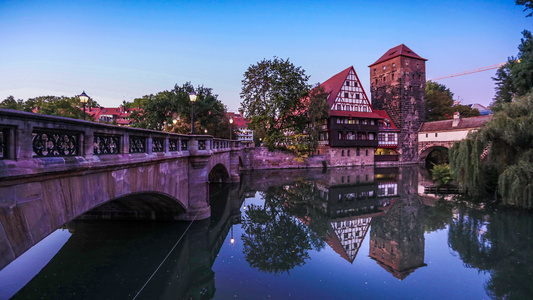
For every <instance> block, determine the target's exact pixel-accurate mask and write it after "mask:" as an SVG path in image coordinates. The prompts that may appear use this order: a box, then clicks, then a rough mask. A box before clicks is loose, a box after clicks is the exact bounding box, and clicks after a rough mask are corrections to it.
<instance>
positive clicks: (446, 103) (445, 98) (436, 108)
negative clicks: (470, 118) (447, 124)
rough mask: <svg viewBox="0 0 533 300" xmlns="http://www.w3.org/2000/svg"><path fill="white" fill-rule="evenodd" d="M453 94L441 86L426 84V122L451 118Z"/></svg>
mask: <svg viewBox="0 0 533 300" xmlns="http://www.w3.org/2000/svg"><path fill="white" fill-rule="evenodd" d="M452 106H453V93H452V92H451V91H450V89H449V88H447V87H446V86H444V85H443V84H440V83H437V82H434V81H431V80H429V81H428V82H427V83H426V121H427V122H431V121H439V120H446V119H449V118H450V117H451V116H453V110H452Z"/></svg>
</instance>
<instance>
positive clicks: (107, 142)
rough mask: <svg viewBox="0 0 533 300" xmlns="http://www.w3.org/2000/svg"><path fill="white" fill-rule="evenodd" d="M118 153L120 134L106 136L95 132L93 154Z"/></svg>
mask: <svg viewBox="0 0 533 300" xmlns="http://www.w3.org/2000/svg"><path fill="white" fill-rule="evenodd" d="M119 153H120V136H108V135H101V134H95V135H94V147H93V154H95V155H104V154H119Z"/></svg>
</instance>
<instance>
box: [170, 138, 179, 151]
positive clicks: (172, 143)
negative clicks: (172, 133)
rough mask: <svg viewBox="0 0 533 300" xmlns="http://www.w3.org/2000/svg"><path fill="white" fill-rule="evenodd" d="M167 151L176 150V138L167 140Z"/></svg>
mask: <svg viewBox="0 0 533 300" xmlns="http://www.w3.org/2000/svg"><path fill="white" fill-rule="evenodd" d="M168 151H170V152H172V151H178V140H172V139H169V140H168Z"/></svg>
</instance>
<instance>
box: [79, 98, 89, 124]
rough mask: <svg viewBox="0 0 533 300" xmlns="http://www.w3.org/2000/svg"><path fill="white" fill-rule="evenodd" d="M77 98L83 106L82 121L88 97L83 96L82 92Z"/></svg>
mask: <svg viewBox="0 0 533 300" xmlns="http://www.w3.org/2000/svg"><path fill="white" fill-rule="evenodd" d="M78 98H80V102H81V104H83V120H85V105H86V104H87V102H89V96H87V94H85V91H83V93H81V95H79V96H78Z"/></svg>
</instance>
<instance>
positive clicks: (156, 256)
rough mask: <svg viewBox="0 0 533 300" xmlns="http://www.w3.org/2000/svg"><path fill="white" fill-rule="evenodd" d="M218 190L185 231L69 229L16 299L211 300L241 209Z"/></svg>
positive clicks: (90, 225)
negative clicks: (204, 215)
mask: <svg viewBox="0 0 533 300" xmlns="http://www.w3.org/2000/svg"><path fill="white" fill-rule="evenodd" d="M215 191H216V195H215V196H214V197H212V200H211V202H212V205H213V206H215V207H216V211H214V212H213V215H211V217H210V218H209V219H207V220H203V221H200V222H195V223H194V224H193V225H192V226H191V227H190V228H188V229H187V227H188V225H189V224H188V223H183V222H170V223H169V222H106V221H97V222H95V221H79V220H77V221H74V222H71V223H69V224H67V228H68V229H69V231H70V232H72V236H71V237H70V238H69V240H68V241H67V242H66V243H65V245H64V246H63V247H62V248H61V250H60V251H59V252H58V253H57V254H56V255H55V256H54V258H53V259H52V260H51V261H50V262H49V263H48V264H47V265H46V266H45V267H44V268H43V269H42V270H41V271H40V272H39V274H38V275H37V276H36V277H34V278H33V279H32V280H31V281H30V282H29V283H28V284H27V285H26V286H25V287H24V288H22V289H21V290H20V291H19V292H18V293H17V294H16V295H15V296H14V297H13V298H14V299H37V298H39V299H68V298H80V299H82V298H83V299H96V298H101V299H113V298H115V299H120V298H124V295H129V296H128V298H134V296H135V295H136V294H138V299H171V298H172V299H211V298H212V297H213V295H214V294H215V274H214V272H213V271H212V266H213V263H214V262H215V259H216V257H217V255H218V252H219V251H220V248H221V247H222V244H223V242H224V240H225V239H226V237H227V235H228V232H229V230H230V227H231V225H232V224H233V222H234V221H235V220H236V219H239V218H240V211H239V208H240V205H241V203H242V200H241V199H242V198H241V197H239V195H238V194H237V192H238V190H236V189H229V188H228V186H227V185H226V186H225V188H223V189H220V188H218V189H215ZM88 241H89V242H88ZM176 241H179V243H177V244H176V245H174V244H175V243H176ZM167 255H169V256H168V258H166V259H165V260H163V259H164V258H165V257H166V256H167ZM162 261H163V262H164V263H162ZM102 262H112V263H102ZM132 262H135V263H134V264H133V265H132ZM158 265H160V268H159V269H156V268H157V267H158ZM95 266H98V267H95ZM155 270H157V271H156V272H155V273H154V271H155ZM152 273H154V274H153V275H154V276H153V277H150V275H151V274H152ZM88 274H90V276H87V275H88ZM74 292H75V295H74V294H73V293H74Z"/></svg>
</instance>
